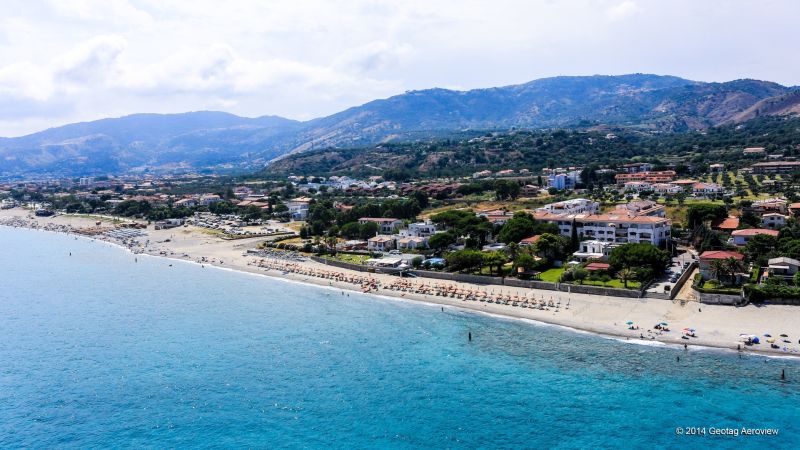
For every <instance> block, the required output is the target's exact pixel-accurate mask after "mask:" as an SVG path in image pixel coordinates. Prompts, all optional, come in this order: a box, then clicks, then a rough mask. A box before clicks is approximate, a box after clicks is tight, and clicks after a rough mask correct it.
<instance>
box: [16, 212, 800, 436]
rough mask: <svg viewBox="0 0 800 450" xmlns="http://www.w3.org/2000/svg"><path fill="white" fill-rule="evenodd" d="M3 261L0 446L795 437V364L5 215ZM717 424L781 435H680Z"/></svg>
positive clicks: (799, 412)
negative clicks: (49, 228) (357, 288)
mask: <svg viewBox="0 0 800 450" xmlns="http://www.w3.org/2000/svg"><path fill="white" fill-rule="evenodd" d="M69 252H72V256H70V255H69ZM170 264H173V266H172V267H170V266H169V265H170ZM0 274H2V287H1V288H0V447H2V448H15V447H31V448H55V447H57V448H64V447H79V448H88V447H159V448H162V447H209V446H212V447H291V448H296V447H304V448H319V447H337V448H375V447H379V448H414V447H435V448H475V447H484V448H487V447H490V448H498V447H502V448H509V447H527V448H543V447H556V448H588V447H597V446H601V447H611V446H626V447H633V448H641V447H652V446H663V445H671V446H673V445H684V446H708V445H713V446H716V447H724V448H763V447H765V446H768V447H770V448H798V446H800V435H798V431H799V430H800V427H799V426H798V423H800V408H798V406H797V405H798V404H800V403H798V402H800V389H798V386H800V364H798V362H796V361H794V360H780V359H765V358H763V357H744V358H739V357H738V355H736V354H729V353H721V352H714V351H690V352H688V353H687V352H684V351H683V350H682V349H672V348H655V347H643V346H637V345H632V344H628V343H624V342H617V341H614V340H608V339H603V338H600V337H595V336H591V335H587V334H578V333H573V332H570V331H565V330H561V329H557V328H554V327H547V326H540V325H535V324H531V323H527V322H523V321H515V320H505V319H498V318H493V317H486V316H482V315H478V314H472V313H466V312H461V311H457V310H452V309H445V312H442V311H441V310H440V308H439V307H438V306H428V305H421V304H416V303H409V302H401V301H395V300H387V299H381V298H375V297H368V296H364V295H360V294H350V296H342V295H341V293H340V292H338V291H331V290H326V289H319V288H313V287H308V286H303V285H299V284H293V283H287V282H283V281H279V280H273V279H269V278H265V277H259V276H254V275H248V274H239V273H234V272H230V271H224V270H217V269H211V268H205V269H203V268H201V267H199V266H197V265H193V264H186V263H181V262H174V261H169V260H166V259H158V258H150V257H143V256H139V257H138V263H136V262H134V256H133V255H131V254H129V253H127V252H125V251H123V250H120V249H118V248H115V247H112V246H110V245H107V244H103V243H99V242H92V241H87V240H75V239H74V238H72V237H68V236H64V235H57V234H52V233H45V232H38V231H28V230H11V229H4V228H0ZM468 332H471V333H472V335H473V341H472V342H468V341H467V333H468ZM676 356H680V357H681V360H680V362H677V361H676ZM781 369H786V371H787V376H788V378H789V382H786V383H782V382H780V381H779V379H778V378H779V374H780V371H781ZM725 426H731V427H735V428H741V427H770V428H777V429H779V434H778V436H777V437H742V436H740V437H720V436H709V435H708V434H707V435H706V436H676V435H675V428H676V427H687V428H688V427H706V428H707V429H708V427H725Z"/></svg>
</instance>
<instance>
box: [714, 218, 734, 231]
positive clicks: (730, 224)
mask: <svg viewBox="0 0 800 450" xmlns="http://www.w3.org/2000/svg"><path fill="white" fill-rule="evenodd" d="M737 228H739V218H738V217H726V218H724V219H717V220H715V221H713V222H711V229H712V230H717V231H724V232H726V233H730V232H732V231H734V230H736V229H737Z"/></svg>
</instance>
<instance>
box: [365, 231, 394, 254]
mask: <svg viewBox="0 0 800 450" xmlns="http://www.w3.org/2000/svg"><path fill="white" fill-rule="evenodd" d="M396 243H397V242H396V239H395V237H394V236H387V235H383V234H381V235H378V236H374V237H371V238H369V239H367V250H371V251H374V252H388V251H389V250H394V249H395V246H396Z"/></svg>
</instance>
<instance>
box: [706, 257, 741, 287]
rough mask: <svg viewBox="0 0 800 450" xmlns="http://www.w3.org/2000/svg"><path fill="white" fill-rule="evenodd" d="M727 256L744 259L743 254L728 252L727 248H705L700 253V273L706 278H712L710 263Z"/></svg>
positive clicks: (722, 259)
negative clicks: (705, 249)
mask: <svg viewBox="0 0 800 450" xmlns="http://www.w3.org/2000/svg"><path fill="white" fill-rule="evenodd" d="M728 258H734V259H736V260H737V261H740V262H741V261H744V255H743V254H741V253H738V252H730V251H727V250H707V251H705V252H703V253H702V254H701V255H700V275H702V276H703V278H705V279H706V280H710V279H713V278H714V273H713V270H712V266H711V265H712V263H713V262H714V261H724V260H726V259H728Z"/></svg>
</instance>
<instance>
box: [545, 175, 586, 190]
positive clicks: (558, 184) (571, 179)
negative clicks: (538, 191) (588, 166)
mask: <svg viewBox="0 0 800 450" xmlns="http://www.w3.org/2000/svg"><path fill="white" fill-rule="evenodd" d="M580 179H581V173H580V172H579V171H577V170H573V171H572V172H566V173H554V174H552V175H548V177H547V187H551V188H556V189H558V190H559V191H563V190H572V189H575V185H576V184H578V182H579V181H580Z"/></svg>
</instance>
